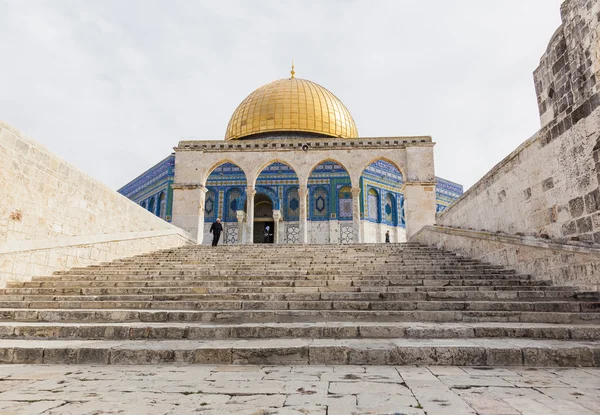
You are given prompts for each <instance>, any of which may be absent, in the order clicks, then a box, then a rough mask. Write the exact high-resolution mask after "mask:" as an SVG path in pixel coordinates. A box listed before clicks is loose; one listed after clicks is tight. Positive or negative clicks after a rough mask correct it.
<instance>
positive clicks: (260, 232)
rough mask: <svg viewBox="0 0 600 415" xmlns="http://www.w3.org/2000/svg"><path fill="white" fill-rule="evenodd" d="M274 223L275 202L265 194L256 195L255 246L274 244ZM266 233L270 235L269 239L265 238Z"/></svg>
mask: <svg viewBox="0 0 600 415" xmlns="http://www.w3.org/2000/svg"><path fill="white" fill-rule="evenodd" d="M274 222H275V221H274V220H273V201H272V200H271V198H270V197H269V196H267V195H266V194H264V193H256V196H255V197H254V234H253V239H252V240H253V242H254V243H255V244H260V243H273V231H274V227H275V223H274ZM265 231H266V232H265ZM265 233H267V234H268V237H265Z"/></svg>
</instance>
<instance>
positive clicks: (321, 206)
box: [312, 187, 329, 219]
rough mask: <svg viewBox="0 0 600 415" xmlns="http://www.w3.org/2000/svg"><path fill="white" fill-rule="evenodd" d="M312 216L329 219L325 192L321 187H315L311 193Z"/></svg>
mask: <svg viewBox="0 0 600 415" xmlns="http://www.w3.org/2000/svg"><path fill="white" fill-rule="evenodd" d="M312 193H313V206H312V207H313V209H312V210H313V212H312V214H313V216H314V217H315V218H324V219H327V218H329V210H328V209H327V206H328V203H327V190H325V189H324V188H323V187H317V188H316V189H315V190H314V191H313V192H312Z"/></svg>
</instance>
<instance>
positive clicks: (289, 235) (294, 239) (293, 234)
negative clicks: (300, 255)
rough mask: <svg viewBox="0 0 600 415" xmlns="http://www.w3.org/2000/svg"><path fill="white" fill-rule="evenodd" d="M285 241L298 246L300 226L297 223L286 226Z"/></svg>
mask: <svg viewBox="0 0 600 415" xmlns="http://www.w3.org/2000/svg"><path fill="white" fill-rule="evenodd" d="M285 241H286V243H288V244H297V243H299V242H300V225H298V224H296V223H287V224H286V225H285Z"/></svg>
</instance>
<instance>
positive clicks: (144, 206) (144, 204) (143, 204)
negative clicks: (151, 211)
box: [140, 200, 146, 209]
mask: <svg viewBox="0 0 600 415" xmlns="http://www.w3.org/2000/svg"><path fill="white" fill-rule="evenodd" d="M140 206H141V207H143V208H144V209H146V201H145V200H144V201H143V202H142V203H140Z"/></svg>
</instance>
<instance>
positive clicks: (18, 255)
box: [0, 229, 195, 287]
mask: <svg viewBox="0 0 600 415" xmlns="http://www.w3.org/2000/svg"><path fill="white" fill-rule="evenodd" d="M194 243H195V240H194V239H192V238H190V237H189V236H188V235H187V234H186V233H185V232H184V231H182V230H179V229H168V230H161V231H149V232H130V233H126V234H112V235H95V236H91V237H61V238H57V239H50V240H36V241H22V242H19V243H15V244H11V245H10V246H9V247H2V248H0V287H3V286H5V285H6V282H7V281H28V280H30V279H31V277H32V276H44V275H51V274H52V273H53V272H54V271H63V270H67V269H69V268H72V267H83V266H88V265H96V264H99V263H100V262H105V261H112V260H114V259H118V258H124V257H129V256H133V255H139V254H145V253H149V252H153V251H156V250H159V249H164V248H169V247H177V246H183V245H188V244H194Z"/></svg>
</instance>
